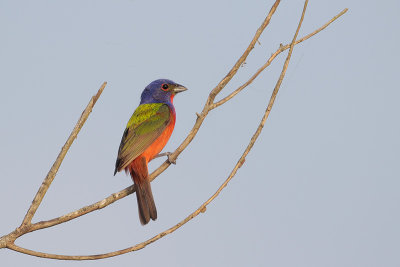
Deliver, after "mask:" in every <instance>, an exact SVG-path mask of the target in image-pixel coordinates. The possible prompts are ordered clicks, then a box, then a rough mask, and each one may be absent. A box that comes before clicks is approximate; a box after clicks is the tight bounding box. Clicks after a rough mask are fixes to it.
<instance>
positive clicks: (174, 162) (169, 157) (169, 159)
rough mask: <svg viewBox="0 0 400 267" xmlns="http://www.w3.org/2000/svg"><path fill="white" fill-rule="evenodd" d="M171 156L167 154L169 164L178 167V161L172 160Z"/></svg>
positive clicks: (169, 153)
mask: <svg viewBox="0 0 400 267" xmlns="http://www.w3.org/2000/svg"><path fill="white" fill-rule="evenodd" d="M171 155H172V153H171V152H167V157H168V161H169V163H171V164H174V165H176V159H171Z"/></svg>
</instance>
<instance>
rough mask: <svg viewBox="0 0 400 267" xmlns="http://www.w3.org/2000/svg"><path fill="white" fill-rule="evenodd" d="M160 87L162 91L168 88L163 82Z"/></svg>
mask: <svg viewBox="0 0 400 267" xmlns="http://www.w3.org/2000/svg"><path fill="white" fill-rule="evenodd" d="M161 89H162V90H163V91H167V90H168V84H166V83H163V84H162V85H161Z"/></svg>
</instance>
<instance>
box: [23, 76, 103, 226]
mask: <svg viewBox="0 0 400 267" xmlns="http://www.w3.org/2000/svg"><path fill="white" fill-rule="evenodd" d="M106 85H107V82H104V83H103V84H102V86H101V87H100V89H99V90H98V92H97V94H96V95H94V96H93V97H92V98H91V99H90V101H89V104H88V105H87V106H86V108H85V110H84V111H83V112H82V115H81V117H80V118H79V120H78V122H77V123H76V125H75V127H74V129H73V130H72V132H71V134H70V136H69V137H68V139H67V141H66V142H65V145H64V146H63V147H62V149H61V151H60V154H58V157H57V159H56V161H55V162H54V164H53V166H52V167H51V169H50V171H49V172H48V174H47V176H46V178H45V179H44V181H43V182H42V185H41V186H40V188H39V190H38V192H37V193H36V196H35V198H34V199H33V201H32V204H31V206H30V207H29V210H28V212H27V213H26V215H25V218H24V220H23V221H22V224H21V226H23V225H27V224H30V223H31V221H32V218H33V216H34V215H35V212H36V210H37V209H38V207H39V205H40V203H41V202H42V200H43V197H44V195H45V194H46V192H47V190H48V189H49V186H50V184H51V183H52V182H53V180H54V177H55V176H56V174H57V171H58V169H59V168H60V165H61V163H62V161H63V160H64V157H65V155H66V154H67V152H68V150H69V148H70V147H71V145H72V143H73V142H74V140H75V138H76V137H77V135H78V133H79V131H80V130H81V129H82V126H83V124H85V122H86V120H87V118H88V117H89V115H90V113H91V112H92V109H93V107H94V105H95V104H96V102H97V99H99V97H100V95H101V93H102V92H103V90H104V88H105V87H106Z"/></svg>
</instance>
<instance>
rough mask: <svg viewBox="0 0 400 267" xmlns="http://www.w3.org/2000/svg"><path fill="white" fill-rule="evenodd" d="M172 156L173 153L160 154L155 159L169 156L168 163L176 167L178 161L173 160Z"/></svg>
mask: <svg viewBox="0 0 400 267" xmlns="http://www.w3.org/2000/svg"><path fill="white" fill-rule="evenodd" d="M171 155H172V153H171V152H164V153H160V154H158V155H156V156H155V157H154V158H159V157H164V156H167V157H168V162H169V163H171V164H174V165H176V159H174V160H173V159H171Z"/></svg>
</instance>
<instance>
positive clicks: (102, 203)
mask: <svg viewBox="0 0 400 267" xmlns="http://www.w3.org/2000/svg"><path fill="white" fill-rule="evenodd" d="M346 12H347V8H346V9H344V10H343V11H342V12H340V13H339V14H338V15H336V16H335V17H333V18H332V19H331V20H330V21H329V22H327V23H326V24H325V25H323V26H322V27H320V28H319V29H317V30H315V31H313V32H312V33H310V34H308V35H306V36H304V37H302V38H301V39H299V40H297V41H296V43H295V44H298V43H300V42H302V41H305V40H307V39H309V38H310V37H312V36H313V35H315V34H317V33H318V32H320V31H322V30H323V29H325V28H326V27H328V26H329V24H331V23H332V22H333V21H335V20H336V19H337V18H339V17H340V16H342V15H343V14H344V13H346ZM288 48H290V44H287V45H285V46H281V47H280V48H279V49H278V50H277V51H276V52H275V53H274V54H273V55H272V56H271V57H270V59H269V60H268V61H267V63H266V64H264V65H263V66H262V67H261V68H260V69H259V70H258V71H257V72H256V73H255V74H254V75H253V76H252V78H251V79H250V80H249V81H248V82H246V83H245V84H244V85H242V86H241V87H239V88H238V89H237V90H235V92H236V93H231V94H230V95H229V96H228V97H229V99H231V98H232V97H233V96H235V95H236V94H237V93H239V92H240V91H241V90H243V89H244V88H245V87H246V86H247V85H249V84H250V83H251V82H252V81H253V80H254V79H255V78H256V77H257V76H258V75H259V74H260V73H261V72H262V71H263V70H264V69H265V68H266V67H268V65H269V64H270V63H271V62H272V61H273V60H274V59H275V58H276V56H277V55H279V54H280V53H281V52H283V51H284V50H287V49H288ZM239 89H240V90H239ZM226 98H227V97H226ZM226 98H224V99H222V100H220V101H219V102H217V103H215V104H214V105H213V108H215V107H216V106H215V105H217V106H220V105H222V104H223V103H225V102H226V101H228V100H229V99H226ZM225 99H226V100H225ZM200 116H201V115H200V114H197V117H198V118H200ZM165 164H168V163H163V165H161V166H160V167H159V168H158V169H157V170H156V171H154V172H153V173H152V174H151V180H154V179H155V178H156V177H157V176H158V175H159V174H160V173H161V172H162V171H163V170H164V169H161V168H164V167H163V166H165ZM165 169H166V168H165ZM134 192H135V189H134V187H133V186H129V187H126V188H125V189H123V190H121V191H119V192H116V193H113V194H111V195H110V196H108V197H107V198H105V199H102V200H100V201H98V202H96V203H93V204H91V205H87V206H85V207H83V208H80V209H78V210H75V211H72V212H70V213H68V214H65V215H62V216H60V217H57V218H54V219H51V220H47V221H40V222H37V223H34V224H31V225H30V227H27V228H25V229H24V231H23V232H24V233H28V232H32V231H36V230H39V229H43V228H47V227H51V226H54V225H58V224H61V223H64V222H68V221H70V220H73V219H76V218H78V217H80V216H82V215H85V214H87V213H90V212H93V211H95V210H99V209H102V208H104V207H107V206H108V205H110V204H112V203H114V202H115V201H117V200H119V199H122V198H124V197H126V196H128V195H130V194H132V193H134ZM21 233H22V232H21ZM1 240H2V241H4V240H5V238H3V239H0V241H1ZM3 243H4V245H1V242H0V248H1V247H5V246H6V245H5V244H6V243H8V242H3Z"/></svg>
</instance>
